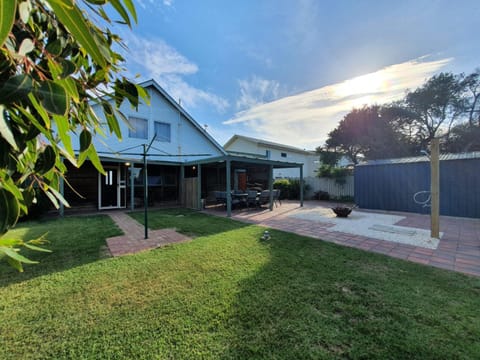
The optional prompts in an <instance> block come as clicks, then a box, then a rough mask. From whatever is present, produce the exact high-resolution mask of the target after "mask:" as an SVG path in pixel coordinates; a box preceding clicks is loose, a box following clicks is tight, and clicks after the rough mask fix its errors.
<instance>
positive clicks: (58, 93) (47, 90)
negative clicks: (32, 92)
mask: <svg viewBox="0 0 480 360" xmlns="http://www.w3.org/2000/svg"><path fill="white" fill-rule="evenodd" d="M37 93H38V94H39V96H40V97H41V99H42V101H41V103H42V105H43V107H44V108H45V110H47V111H48V112H49V113H51V114H57V115H65V114H66V113H67V111H68V105H69V100H70V99H69V96H68V94H67V91H66V90H65V88H64V87H63V86H62V85H60V84H59V83H57V82H54V81H44V82H42V84H41V85H40V88H39V89H38V90H37Z"/></svg>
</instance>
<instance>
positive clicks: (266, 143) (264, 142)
mask: <svg viewBox="0 0 480 360" xmlns="http://www.w3.org/2000/svg"><path fill="white" fill-rule="evenodd" d="M237 139H242V140H245V141H248V142H251V143H254V144H257V145H261V146H265V147H269V148H274V149H278V150H286V151H293V152H296V153H301V154H304V155H313V154H315V151H309V150H304V149H300V148H297V147H294V146H290V145H284V144H280V143H276V142H273V141H268V140H263V139H256V138H253V137H249V136H244V135H236V134H235V135H233V136H232V137H231V138H230V140H228V141H227V142H226V143H225V145H223V147H224V148H228V147H229V146H230V145H232V144H233V143H234V142H235V141H236V140H237Z"/></svg>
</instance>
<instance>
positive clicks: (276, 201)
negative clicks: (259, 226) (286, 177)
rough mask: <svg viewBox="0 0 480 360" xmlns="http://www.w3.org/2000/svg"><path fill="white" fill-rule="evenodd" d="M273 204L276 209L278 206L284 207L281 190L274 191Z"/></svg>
mask: <svg viewBox="0 0 480 360" xmlns="http://www.w3.org/2000/svg"><path fill="white" fill-rule="evenodd" d="M273 203H274V204H275V207H277V206H278V204H280V205H282V200H280V189H275V190H273Z"/></svg>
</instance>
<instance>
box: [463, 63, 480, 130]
mask: <svg viewBox="0 0 480 360" xmlns="http://www.w3.org/2000/svg"><path fill="white" fill-rule="evenodd" d="M462 86H463V88H464V91H465V92H466V95H465V96H466V97H467V100H466V101H467V103H466V110H467V114H468V125H469V126H470V127H473V126H475V125H476V126H478V127H480V69H476V70H475V71H474V72H473V73H471V74H469V75H467V76H465V78H464V79H463V82H462ZM475 123H476V124H475Z"/></svg>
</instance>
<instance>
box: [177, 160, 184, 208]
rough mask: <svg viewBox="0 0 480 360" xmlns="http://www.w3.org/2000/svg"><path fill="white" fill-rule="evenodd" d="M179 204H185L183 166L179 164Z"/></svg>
mask: <svg viewBox="0 0 480 360" xmlns="http://www.w3.org/2000/svg"><path fill="white" fill-rule="evenodd" d="M178 192H179V194H178V198H179V199H180V204H181V205H182V206H185V166H184V165H180V186H179V187H178Z"/></svg>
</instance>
